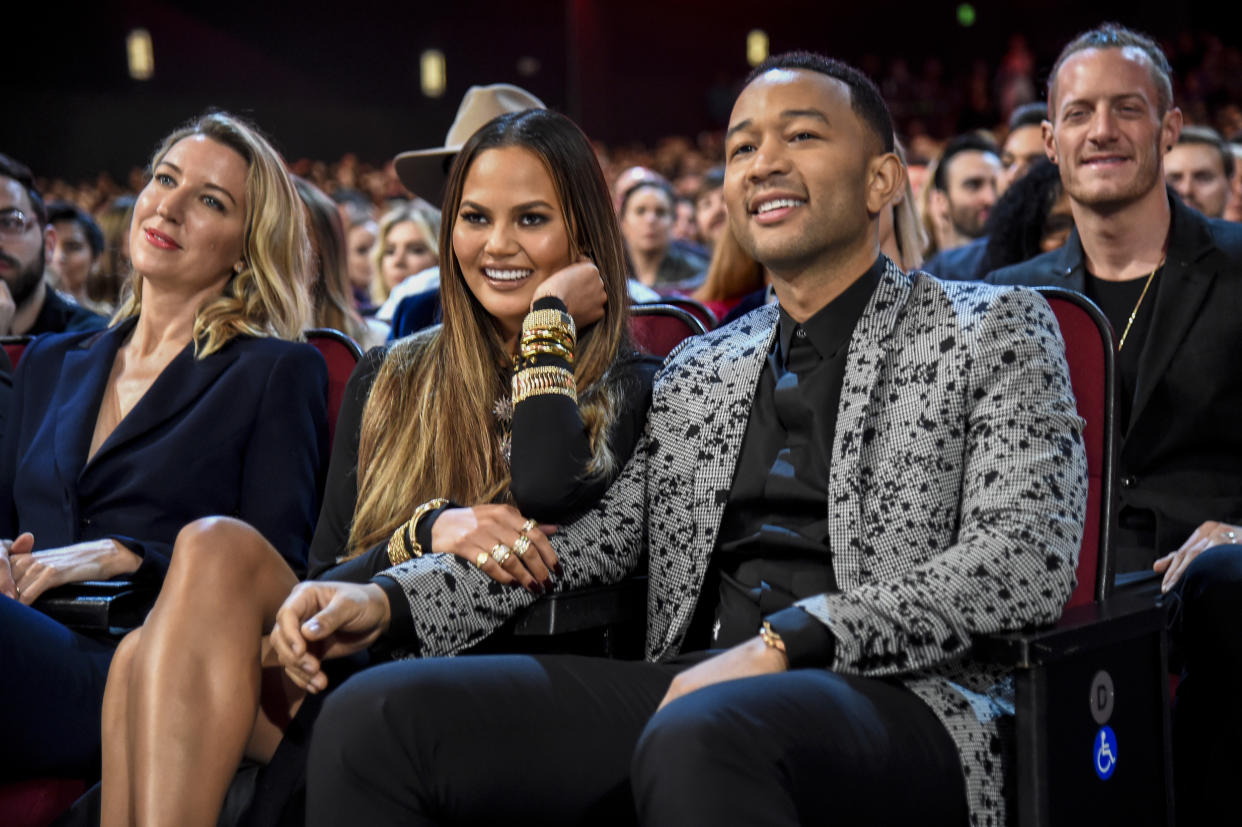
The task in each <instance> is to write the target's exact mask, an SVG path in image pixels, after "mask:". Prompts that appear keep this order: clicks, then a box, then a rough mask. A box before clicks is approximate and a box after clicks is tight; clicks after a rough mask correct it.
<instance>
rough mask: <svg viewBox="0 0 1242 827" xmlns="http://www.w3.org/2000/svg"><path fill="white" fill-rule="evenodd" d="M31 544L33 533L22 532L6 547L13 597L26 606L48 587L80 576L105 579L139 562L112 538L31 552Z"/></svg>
mask: <svg viewBox="0 0 1242 827" xmlns="http://www.w3.org/2000/svg"><path fill="white" fill-rule="evenodd" d="M26 538H29V539H26ZM32 548H34V537H33V536H31V535H30V534H29V533H26V534H23V535H21V536H20V537H18V538H17V539H16V540H14V541H13V545H12V547H11V548H10V549H9V568H10V569H11V570H12V576H13V581H14V583H15V584H16V588H15V590H16V592H17V599H18V600H20V601H21V602H23V603H25V604H26V605H27V606H29V605H30V604H31V603H34V602H35V601H36V600H38V599H39V596H40V595H42V594H43V593H44V592H46V591H47V590H48V589H54V588H56V587H57V586H63V585H65V584H66V583H81V582H82V581H84V580H107V579H108V578H110V577H116V576H117V575H118V574H127V573H129V572H131V571H137V570H138V566H139V565H141V564H142V558H141V557H139V556H138V555H137V554H134V553H133V552H132V551H130V550H129V549H127V548H125V546H123V545H121V544H120V543H118V542H117V541H116V540H90V541H87V542H85V543H74V544H73V545H71V546H62V547H61V548H52V549H47V550H46V551H36V552H34V553H31V551H30V550H31V549H32Z"/></svg>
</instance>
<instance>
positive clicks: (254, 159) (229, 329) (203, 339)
mask: <svg viewBox="0 0 1242 827" xmlns="http://www.w3.org/2000/svg"><path fill="white" fill-rule="evenodd" d="M192 135H205V136H207V137H208V138H211V139H212V140H213V141H216V142H217V143H220V144H223V145H224V146H227V147H229V148H230V149H232V150H234V151H235V152H237V154H239V155H241V156H242V158H244V159H245V161H246V167H247V169H246V215H245V222H244V223H245V235H244V237H243V240H242V269H241V271H240V272H237V273H234V274H233V276H232V277H230V278H229V281H228V283H227V284H226V285H225V287H224V291H223V292H222V293H221V294H220V295H219V296H217V297H216V298H214V299H210V300H209V301H207V302H205V303H204V304H203V305H202V306H201V307H199V308H198V311H197V312H196V314H195V318H194V351H195V355H196V356H197V357H198V358H200V359H201V358H203V357H204V356H209V355H210V354H212V353H215V352H216V351H217V350H219V349H220V348H222V347H224V345H225V344H227V343H228V342H229V340H231V339H232V338H233V337H234V336H272V337H275V338H280V339H292V340H296V339H300V338H301V336H302V330H303V328H305V327H306V323H307V320H308V319H309V318H310V298H309V291H308V289H307V288H308V285H307V278H308V274H309V272H310V242H309V241H308V239H307V235H306V218H305V216H304V215H303V212H302V202H301V201H300V200H299V199H298V196H297V193H296V192H295V191H294V189H293V182H292V181H291V180H290V178H289V173H288V172H286V170H285V164H284V161H283V160H282V159H281V157H280V154H279V153H277V152H276V150H275V149H273V148H272V145H271V144H270V143H268V141H267V139H266V138H264V137H263V135H262V134H261V133H260V132H259V131H258V129H257V128H255V127H254V126H252V125H251V124H248V123H246V122H245V121H244V120H242V119H241V118H238V117H237V116H235V115H230V114H229V113H227V112H209V113H207V114H206V115H202V116H201V117H199V118H197V119H195V120H193V121H191V122H190V123H188V124H186V125H185V126H183V127H181V128H180V129H178V130H176V131H175V132H173V133H172V134H171V135H169V136H168V137H166V138H165V139H164V141H163V143H161V144H160V148H159V149H158V150H156V153H155V156H154V157H153V158H152V159H151V170H152V171H154V169H155V168H156V166H158V165H159V163H160V161H162V160H163V159H164V156H165V155H167V154H168V151H169V150H170V149H172V148H173V146H174V145H175V144H176V143H177V142H178V141H180V140H182V139H183V138H188V137H190V136H192ZM129 285H130V293H129V295H128V297H127V298H126V299H125V301H124V303H123V304H122V305H121V307H120V308H118V310H117V312H116V316H115V317H114V318H113V322H114V323H115V322H118V321H120V320H122V319H126V318H129V317H130V316H137V315H138V314H139V313H140V312H141V311H142V277H141V276H140V275H139V274H138V273H133V272H131V274H130V279H129Z"/></svg>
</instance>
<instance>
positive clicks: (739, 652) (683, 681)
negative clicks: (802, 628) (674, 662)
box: [657, 637, 789, 711]
mask: <svg viewBox="0 0 1242 827" xmlns="http://www.w3.org/2000/svg"><path fill="white" fill-rule="evenodd" d="M788 669H789V658H788V657H786V656H785V653H784V652H782V651H781V650H779V649H775V648H773V647H771V646H768V645H767V644H766V643H764V642H763V638H759V637H753V638H751V639H750V640H748V641H746V642H745V643H739V644H738V645H737V646H734V647H733V648H732V649H728V650H726V651H724V652H721V653H720V654H719V655H716V656H715V657H714V658H709V659H708V660H705V661H703V662H702V663H700V664H697V665H695V666H692V667H690V668H689V669H687V670H686V671H685V672H682V673H681V674H679V675H678V676H677V677H675V678H673V683H672V684H671V685H670V686H669V688H668V692H665V693H664V700H662V701H660V709H663V708H664V706H665V705H666V704H668V703H671V702H672V701H675V700H677V699H678V698H680V697H681V696H682V695H689V694H690V693H691V692H694V691H695V690H697V689H702V688H703V687H705V686H711V685H712V684H714V683H721V682H723V681H731V680H736V679H737V678H751V677H754V676H755V675H769V674H773V673H776V672H784V671H786V670H788ZM657 711H658V710H657Z"/></svg>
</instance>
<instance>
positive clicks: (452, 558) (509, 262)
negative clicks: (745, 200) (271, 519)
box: [103, 109, 656, 824]
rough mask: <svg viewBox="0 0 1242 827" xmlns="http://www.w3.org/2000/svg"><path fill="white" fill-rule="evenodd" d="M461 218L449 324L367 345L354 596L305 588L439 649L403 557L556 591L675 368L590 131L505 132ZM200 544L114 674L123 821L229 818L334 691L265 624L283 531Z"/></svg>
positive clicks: (349, 504)
mask: <svg viewBox="0 0 1242 827" xmlns="http://www.w3.org/2000/svg"><path fill="white" fill-rule="evenodd" d="M445 205H446V210H445V215H447V216H448V221H447V222H446V226H445V228H444V232H443V235H442V238H443V240H444V242H445V243H444V246H443V247H442V253H441V257H440V260H441V271H442V273H444V276H445V278H444V279H443V281H442V282H441V292H442V294H443V296H444V312H445V318H446V322H445V324H444V325H443V326H441V327H436V328H434V329H432V330H430V331H428V332H427V333H425V334H423V335H419V336H415V337H411V338H407V339H403V340H401V341H399V342H396V343H394V344H393V345H392V346H391V347H390V348H389V349H388V350H387V352H385V351H383V350H380V349H376V350H374V351H372V352H371V353H370V354H368V356H367V357H366V358H365V359H364V360H363V362H362V363H361V364H360V365H359V367H358V369H357V370H356V371H355V373H354V376H353V377H352V378H351V379H350V383H349V386H348V388H347V389H346V395H345V403H344V408H343V410H342V412H341V417H340V420H339V424H338V427H337V434H338V439H337V443H336V445H335V446H334V449H333V457H332V464H331V467H330V469H329V472H328V491H327V495H326V498H325V501H324V506H323V510H322V512H321V515H320V520H319V525H318V527H317V529H316V533H315V539H314V542H313V544H312V547H311V559H312V569H313V572H314V573H316V574H321V575H322V576H324V577H328V578H331V579H335V580H338V581H352V582H323V583H316V582H314V581H310V582H308V583H306V584H303V585H302V586H299V587H298V588H297V589H296V590H295V591H294V593H293V596H291V597H289V600H291V601H294V602H299V601H304V600H309V601H311V602H314V601H315V600H316V598H317V596H318V595H326V594H330V593H336V592H338V591H340V590H344V591H345V592H348V593H350V594H352V595H354V598H351V599H350V600H351V602H352V604H353V605H355V606H358V607H361V606H362V605H365V604H366V602H367V601H370V600H372V599H374V598H376V597H378V599H379V601H381V602H383V603H384V604H387V603H388V601H389V600H392V605H393V607H394V610H393V612H392V613H391V615H390V617H391V618H392V619H393V623H392V637H393V638H394V640H400V645H401V646H403V647H406V648H407V650H408V651H412V652H417V651H418V646H419V641H420V640H421V641H422V642H423V643H424V644H425V645H426V646H427V647H428V648H429V650H434V648H435V647H436V646H437V643H436V638H437V637H438V635H437V634H436V633H434V632H432V630H431V629H429V628H428V627H427V626H426V625H423V624H422V623H421V620H422V619H423V618H424V617H425V616H423V615H418V618H419V619H418V621H416V619H415V617H413V616H411V615H410V613H409V610H405V616H404V619H403V618H402V606H403V605H404V603H405V596H406V587H405V586H404V585H402V584H400V583H399V582H398V580H396V579H393V577H392V576H391V575H392V571H393V569H392V568H391V567H392V566H400V565H406V564H407V563H408V562H409V561H411V558H414V559H413V561H412V562H414V563H417V564H419V565H423V564H431V565H432V566H433V567H434V568H435V569H436V571H437V576H438V577H441V578H443V580H444V581H458V580H459V581H460V582H461V583H462V590H463V593H464V592H465V590H466V584H467V583H470V584H475V580H476V578H478V579H479V581H480V582H482V581H486V583H487V584H488V586H487V587H486V588H485V589H484V590H485V591H487V590H489V589H490V590H492V591H490V592H489V593H490V594H491V595H492V597H493V598H494V599H497V600H499V601H501V602H502V603H517V602H520V601H517V600H516V599H515V598H514V597H513V595H514V594H518V593H520V594H526V595H531V596H532V597H533V596H535V595H537V594H541V593H543V592H544V591H545V590H547V589H551V588H553V580H552V577H553V572H556V573H557V575H558V576H559V575H560V572H561V569H560V567H559V565H558V563H557V557H556V555H555V553H554V552H553V550H552V548H551V546H550V545H549V544H548V541H547V538H546V533H547V532H551V530H552V529H551V527H549V525H548V524H549V523H559V522H562V521H566V520H569V519H570V518H571V517H573V516H574V515H576V514H577V513H580V512H581V511H582V510H583V509H585V508H587V507H589V506H591V505H593V504H594V503H595V502H596V501H597V500H598V499H599V498H600V496H601V495H602V494H603V492H604V490H605V489H606V488H607V487H608V484H609V482H610V481H611V480H612V479H613V477H614V476H616V474H617V473H619V472H620V470H621V468H622V467H623V466H624V465H625V463H626V460H627V459H628V458H629V455H630V453H631V452H632V451H633V449H634V445H635V443H636V442H637V441H638V439H639V435H640V433H641V432H642V430H643V424H644V421H645V417H646V409H647V404H648V402H649V399H650V382H651V377H652V374H653V373H654V370H655V367H656V364H655V363H654V360H648V359H639V358H636V357H635V356H634V354H633V351H632V348H630V347H629V345H628V342H627V337H626V328H627V320H628V313H627V302H626V297H625V262H624V254H623V252H622V246H621V239H620V236H619V233H618V230H617V226H616V221H615V219H614V215H613V212H612V207H611V203H610V199H609V194H608V188H607V185H606V183H605V181H604V178H603V174H602V173H601V172H600V169H599V167H598V165H597V163H596V161H595V156H594V154H593V153H592V152H591V148H590V144H589V143H588V142H587V140H586V137H585V136H584V135H583V134H582V133H581V131H579V130H578V128H577V127H576V126H575V125H574V124H573V123H572V122H571V121H569V120H568V119H567V118H565V117H564V116H562V115H558V114H555V113H553V112H549V111H547V110H543V109H532V110H527V111H524V112H517V113H510V114H506V115H502V116H500V117H499V118H496V119H495V120H493V121H490V122H489V123H487V124H486V125H484V126H483V127H482V129H481V130H480V131H478V132H477V133H475V135H474V136H472V137H471V138H470V139H469V140H467V141H466V143H465V144H464V145H463V146H462V147H460V154H458V155H457V157H456V160H455V162H454V165H453V169H452V171H451V173H450V176H449V181H448V190H447V193H446V195H445ZM588 251H589V252H590V255H591V256H592V260H593V262H594V263H592V261H591V260H587V259H586V258H585V256H586V255H587V253H588ZM515 365H516V372H515ZM433 389H434V390H433ZM420 503H421V505H419V504H420ZM528 518H529V519H528ZM537 521H538V522H537ZM540 525H542V528H541V527H540ZM181 541H182V542H181V543H179V545H178V550H177V554H176V555H175V556H174V562H173V567H172V570H171V571H170V572H169V577H168V579H167V581H166V583H165V586H164V589H163V591H162V592H161V594H160V598H159V600H158V601H157V603H156V607H155V609H154V610H153V611H152V613H151V617H150V618H149V619H148V621H147V623H146V625H145V626H144V627H143V628H142V629H141V630H139V631H137V632H135V633H133V634H131V635H130V636H129V637H128V638H127V639H126V641H125V642H124V643H123V644H122V646H121V652H120V653H119V654H118V658H117V662H116V664H115V665H114V667H113V669H112V672H111V674H110V676H109V682H108V699H107V714H106V718H105V723H104V729H105V733H106V741H107V743H108V745H109V747H108V752H107V753H106V754H105V756H104V778H103V814H104V820H105V822H106V823H125V822H128V821H130V820H132V819H133V817H134V814H135V813H136V812H142V813H144V814H145V815H146V816H147V817H149V818H150V819H151V820H153V821H156V822H159V823H168V824H199V823H201V824H214V823H216V813H217V812H218V811H219V809H220V805H221V803H222V802H223V800H224V795H225V790H226V788H227V786H228V783H229V779H230V778H231V777H232V775H233V773H234V770H235V768H236V766H237V763H238V761H240V759H241V758H242V756H243V754H245V755H248V756H250V757H251V758H255V759H258V760H261V761H267V760H268V759H269V758H271V756H272V755H273V752H274V750H275V747H276V745H277V744H278V743H280V739H281V737H282V731H283V730H284V729H285V728H286V727H287V726H288V725H289V723H290V719H291V716H292V715H293V714H294V710H297V712H296V714H297V719H298V728H299V729H300V730H302V731H305V729H306V727H309V726H310V725H311V722H312V721H313V718H314V714H315V713H316V712H317V710H318V705H317V703H314V702H312V703H306V704H303V703H302V701H303V700H304V697H305V692H306V691H307V690H309V691H310V692H311V693H318V692H321V691H322V690H324V689H325V688H326V684H325V683H324V681H323V680H322V676H319V677H315V678H314V679H312V680H310V681H307V680H305V679H303V677H302V673H297V674H294V673H292V672H288V674H289V675H291V676H292V677H293V678H294V680H295V681H296V685H294V684H292V683H289V682H288V681H285V682H284V684H283V686H282V682H281V678H280V670H279V667H278V664H277V662H276V660H275V655H276V653H277V652H281V651H283V650H282V647H284V646H285V644H284V643H283V640H284V638H283V636H282V634H283V633H281V632H279V631H277V632H276V633H275V634H274V636H273V637H272V638H270V639H269V638H265V637H264V633H265V632H266V631H268V630H270V629H271V628H272V619H273V616H274V614H275V612H276V609H277V608H278V607H279V606H280V605H281V601H282V600H284V599H285V598H286V596H288V595H289V592H290V590H291V589H293V588H294V586H295V585H296V584H297V577H296V574H295V572H294V571H293V570H291V568H290V567H289V566H288V565H287V564H286V562H285V561H284V560H283V559H282V558H281V556H280V555H279V554H277V553H276V551H275V550H274V549H273V548H272V547H271V545H270V544H269V543H268V542H267V541H266V540H265V538H264V537H262V536H260V534H259V533H257V532H255V531H254V530H253V529H251V528H250V527H248V526H246V525H244V524H242V523H240V522H236V521H215V522H207V523H202V524H199V525H196V526H195V527H192V528H191V529H188V530H187V531H186V532H183V534H182V535H181ZM220 545H224V546H227V547H228V548H229V550H230V553H231V557H230V559H228V560H225V559H222V557H221V555H219V554H218V553H216V552H215V549H216V547H218V546H220ZM337 564H339V565H337ZM325 570H326V571H325ZM514 586H517V587H518V588H512V587H514ZM471 588H473V585H472V586H471ZM433 601H434V603H436V604H438V605H440V606H442V607H443V608H444V610H446V611H450V612H455V611H456V610H455V609H452V608H451V604H450V603H449V602H441V598H439V597H436V598H433ZM419 603H420V609H422V608H430V607H431V606H432V605H433V603H432V602H428V603H425V604H423V603H422V602H421V601H419ZM342 606H343V604H341V603H340V602H339V601H336V602H332V603H331V608H330V609H329V611H332V612H335V611H336V610H338V609H339V608H341V607H342ZM320 608H322V606H321V607H320ZM466 611H467V612H468V613H473V611H474V610H473V609H472V608H471V609H467V610H466ZM358 621H359V622H364V621H365V618H362V617H359V618H358ZM416 622H417V623H418V626H417V627H416ZM416 628H417V638H416V637H415V634H416V632H415V630H416ZM358 640H359V641H360V642H362V641H363V638H359V639H358ZM374 640H376V636H374V635H370V636H368V638H367V640H366V642H367V643H369V642H372V641H374ZM273 645H274V646H275V647H276V649H275V650H273V649H272V646H273ZM316 651H319V652H320V654H326V655H328V656H331V655H332V654H333V651H332V650H330V649H329V650H326V652H325V651H323V650H316ZM307 657H311V656H310V655H309V654H308V655H307ZM260 664H262V666H263V667H264V668H263V669H262V672H261V671H260V668H259V665H260ZM355 666H356V665H355ZM269 667H270V668H269ZM201 675H206V676H207V679H199V677H198V676H201ZM139 699H141V703H137V701H139ZM187 705H188V706H189V707H190V708H193V709H194V710H195V714H194V715H193V716H187V715H185V714H184V712H183V710H184V709H185V708H187ZM291 747H292V745H289V744H287V745H286V750H285V751H284V752H282V753H281V755H282V756H283V758H282V759H281V760H283V761H286V762H293V764H295V765H296V766H293V767H290V765H289V764H288V763H285V764H282V765H281V766H282V767H283V768H284V770H286V771H291V772H292V773H293V774H294V775H295V776H296V775H297V773H298V772H299V771H300V763H301V762H303V761H304V754H302V753H297V752H296V751H295V752H294V753H293V754H292V755H291V754H290V753H289V748H291ZM278 775H279V773H278ZM255 806H263V804H262V802H260V803H256V805H255Z"/></svg>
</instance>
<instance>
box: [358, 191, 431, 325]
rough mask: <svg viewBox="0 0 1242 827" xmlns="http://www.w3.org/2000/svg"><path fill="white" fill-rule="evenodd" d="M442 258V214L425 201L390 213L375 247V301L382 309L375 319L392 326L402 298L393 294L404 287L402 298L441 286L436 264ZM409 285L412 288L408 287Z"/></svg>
mask: <svg viewBox="0 0 1242 827" xmlns="http://www.w3.org/2000/svg"><path fill="white" fill-rule="evenodd" d="M439 255H440V211H439V210H438V209H437V208H435V207H433V206H431V205H430V204H428V203H427V202H425V201H423V200H422V199H421V198H417V199H414V200H413V201H406V202H404V203H402V204H400V205H398V206H396V207H393V208H392V209H391V210H389V211H388V212H387V213H386V214H385V215H384V217H383V218H381V219H380V222H379V233H378V235H377V236H376V238H375V245H374V247H372V252H371V262H372V264H373V266H374V268H375V274H376V277H375V279H374V280H373V281H372V282H371V298H372V299H373V300H374V301H375V303H376V304H377V305H378V306H379V310H377V311H376V313H375V317H376V318H378V319H380V320H381V321H384V322H388V321H391V319H392V312H393V310H394V309H396V306H397V301H399V300H400V299H399V298H394V297H393V295H392V293H393V291H394V290H395V289H396V288H397V287H398V286H399V285H403V286H404V288H403V291H402V294H398V295H408V294H409V293H411V292H414V293H417V292H420V291H422V290H427V289H429V288H433V287H435V286H436V285H437V284H439V279H440V273H439V270H437V269H436V261H437V259H438V258H439ZM406 282H408V284H406Z"/></svg>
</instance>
